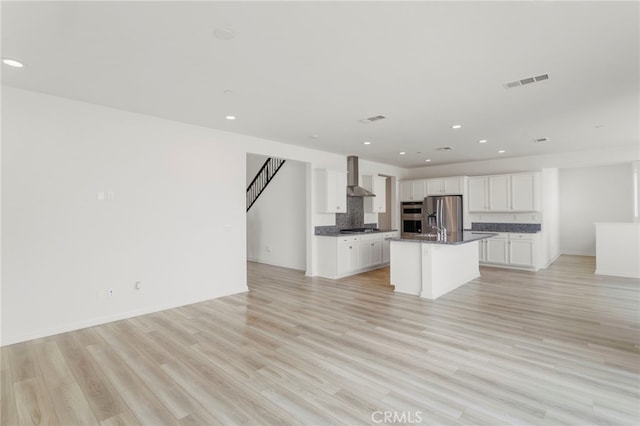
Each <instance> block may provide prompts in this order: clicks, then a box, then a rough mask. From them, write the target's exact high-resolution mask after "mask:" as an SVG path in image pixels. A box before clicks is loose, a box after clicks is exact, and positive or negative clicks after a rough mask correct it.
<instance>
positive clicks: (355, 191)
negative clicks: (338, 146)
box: [347, 155, 376, 197]
mask: <svg viewBox="0 0 640 426" xmlns="http://www.w3.org/2000/svg"><path fill="white" fill-rule="evenodd" d="M359 179H360V174H359V171H358V157H356V156H355V155H350V156H348V157H347V197H375V196H376V194H374V193H373V192H371V191H367V190H366V189H364V188H363V187H361V186H360V185H359V182H358V180H359Z"/></svg>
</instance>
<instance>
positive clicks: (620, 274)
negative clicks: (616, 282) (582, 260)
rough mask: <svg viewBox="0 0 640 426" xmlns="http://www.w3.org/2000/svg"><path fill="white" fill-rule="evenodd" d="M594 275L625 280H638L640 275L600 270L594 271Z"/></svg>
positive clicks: (632, 272)
mask: <svg viewBox="0 0 640 426" xmlns="http://www.w3.org/2000/svg"><path fill="white" fill-rule="evenodd" d="M595 274H596V275H610V276H612V277H625V278H640V275H638V274H635V273H634V271H607V270H606V269H605V270H602V269H596V272H595Z"/></svg>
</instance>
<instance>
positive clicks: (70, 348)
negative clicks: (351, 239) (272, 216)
mask: <svg viewBox="0 0 640 426" xmlns="http://www.w3.org/2000/svg"><path fill="white" fill-rule="evenodd" d="M248 268H249V283H250V289H251V291H250V292H249V293H245V294H238V295H234V296H229V297H224V298H220V299H216V300H211V301H208V302H203V303H198V304H195V305H191V306H186V307H182V308H178V309H172V310H169V311H164V312H159V313H155V314H151V315H145V316H142V317H137V318H132V319H129V320H124V321H118V322H115V323H111V324H106V325H102V326H98V327H92V328H88V329H84V330H79V331H75V332H70V333H65V334H60V335H57V336H52V337H49V338H44V339H38V340H34V341H30V342H26V343H21V344H17V345H12V346H7V347H4V348H2V350H1V353H2V359H1V361H2V362H1V364H0V366H1V368H2V371H1V374H2V389H1V398H2V401H1V402H2V404H1V410H2V411H1V414H0V418H1V423H2V424H3V425H18V424H24V425H27V424H63V425H89V424H97V423H101V424H103V425H135V424H145V425H164V424H184V425H195V424H201V425H209V424H211V425H215V424H227V425H232V424H255V425H275V424H278V425H280V424H310V425H325V424H349V425H352V424H353V425H355V424H373V423H374V420H375V421H377V420H380V419H383V416H384V413H377V414H374V413H376V412H385V411H389V412H395V415H396V416H404V417H400V419H404V420H405V423H408V422H410V421H417V420H418V419H421V420H422V423H423V424H438V425H458V424H467V425H469V424H474V425H475V424H478V425H499V424H518V425H528V424H532V425H533V424H552V425H556V424H574V425H588V424H603V425H604V424H612V425H637V424H639V423H640V414H639V411H638V410H639V406H638V403H639V398H640V397H639V387H640V382H639V377H640V376H639V369H640V367H639V361H640V359H639V347H638V344H639V335H638V332H639V330H640V329H639V283H638V280H632V279H623V278H615V277H606V276H595V275H593V259H592V258H581V257H573V256H563V257H561V258H560V259H559V260H558V261H557V262H556V263H555V264H554V265H552V266H551V267H550V268H549V269H547V270H542V271H540V272H538V273H530V272H519V271H510V270H505V269H497V268H482V270H481V272H482V277H481V278H479V279H476V280H474V281H472V282H471V283H468V284H467V285H465V286H463V287H460V288H459V289H457V290H454V291H453V292H451V293H450V294H448V295H446V296H444V297H442V298H440V299H438V300H437V301H429V300H422V299H420V298H418V297H412V296H407V295H400V294H395V293H394V292H393V291H391V290H390V288H389V287H388V286H386V285H384V284H385V283H384V278H380V283H379V284H375V285H369V284H368V283H369V281H368V280H363V278H362V277H353V278H351V279H342V280H339V281H331V280H326V279H311V278H306V277H304V276H303V275H302V273H300V272H299V271H293V270H288V269H283V268H277V267H272V266H266V265H260V264H256V263H249V266H248ZM385 273H387V274H388V271H387V272H385V271H378V272H377V274H378V276H379V277H383V276H384V274H385ZM373 275H375V274H373ZM372 415H374V417H373V419H372ZM398 418H399V417H396V420H397V419H398ZM392 419H393V418H392Z"/></svg>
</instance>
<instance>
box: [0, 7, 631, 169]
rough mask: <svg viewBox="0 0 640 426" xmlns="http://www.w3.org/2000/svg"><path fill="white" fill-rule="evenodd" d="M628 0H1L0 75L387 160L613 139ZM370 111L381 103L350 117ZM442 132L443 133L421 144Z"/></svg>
mask: <svg viewBox="0 0 640 426" xmlns="http://www.w3.org/2000/svg"><path fill="white" fill-rule="evenodd" d="M639 12H640V11H639V3H638V2H491V3H484V2H469V3H463V2H443V3H440V2H402V3H395V2H235V3H222V2H220V3H216V2H157V3H156V2H99V3H93V2H43V3H30V2H2V56H3V57H9V58H14V59H18V60H20V61H22V62H24V63H25V67H24V68H22V69H15V68H10V67H8V66H3V69H2V71H3V73H2V74H3V75H2V80H3V83H4V84H8V85H11V86H15V87H19V88H24V89H29V90H35V91H39V92H44V93H49V94H53V95H58V96H63V97H68V98H72V99H79V100H83V101H87V102H93V103H97V104H102V105H108V106H111V107H115V108H121V109H124V110H129V111H135V112H140V113H145V114H150V115H154V116H158V117H164V118H168V119H172V120H178V121H183V122H187V123H193V124H198V125H202V126H207V127H212V128H216V129H223V130H227V131H232V132H237V133H243V134H247V135H253V136H259V137H263V138H268V139H273V140H277V141H282V142H285V143H290V144H295V145H302V146H306V147H312V148H317V149H321V150H325V151H331V152H335V153H340V154H356V155H359V156H360V157H361V158H365V159H368V160H373V161H379V162H383V163H387V164H394V165H398V166H403V167H420V166H425V165H427V163H425V162H424V160H425V159H426V158H431V159H432V160H433V161H432V162H431V163H429V164H432V165H437V164H444V163H453V162H461V161H473V160H481V159H490V158H499V157H502V156H505V157H510V156H522V155H532V154H543V153H552V152H560V151H576V150H586V149H597V148H606V147H614V146H616V147H617V146H628V145H637V144H638V142H639V140H640V137H639V118H638V117H639V113H640V110H639V93H640V84H639V80H640V77H639V75H640V70H639V63H640V57H639V51H640V48H639V27H640V25H639ZM216 28H230V29H233V31H234V32H235V33H236V37H235V39H233V40H229V41H221V40H218V39H216V38H215V37H214V36H213V32H214V29H216ZM545 73H548V74H549V76H550V79H549V80H547V81H542V82H539V83H535V84H532V85H528V86H523V87H518V88H514V89H509V90H507V89H505V88H504V87H503V83H506V82H510V81H514V80H519V79H523V78H526V77H530V76H536V75H540V74H545ZM225 90H233V93H231V94H225V93H224V91H225ZM377 114H384V115H386V116H387V117H388V118H387V119H386V120H382V121H379V122H375V123H371V124H362V123H360V122H359V121H358V120H359V119H362V118H365V117H369V116H373V115H377ZM226 115H235V116H237V120H235V121H228V120H225V118H224V117H225V116H226ZM458 123H459V124H462V125H463V128H462V129H459V130H452V129H451V128H450V126H451V125H453V124H458ZM314 134H315V135H319V138H318V139H313V138H310V135H314ZM537 137H549V138H551V141H550V142H547V143H542V144H534V143H533V142H532V139H533V138H537ZM480 139H487V140H488V143H486V144H478V143H477V141H478V140H480ZM367 140H368V141H371V142H372V144H371V145H369V146H365V145H363V144H362V143H363V142H364V141H367ZM446 145H448V146H453V147H454V148H455V150H453V151H448V152H438V151H435V148H437V147H440V146H446ZM500 149H504V150H506V152H505V153H504V154H498V153H497V151H498V150H500ZM399 151H406V153H407V154H406V155H403V156H401V155H399V154H398V152H399ZM418 152H419V153H418Z"/></svg>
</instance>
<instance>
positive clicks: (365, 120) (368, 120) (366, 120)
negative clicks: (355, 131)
mask: <svg viewBox="0 0 640 426" xmlns="http://www.w3.org/2000/svg"><path fill="white" fill-rule="evenodd" d="M385 118H387V117H386V116H385V115H381V114H380V115H374V116H373V117H367V118H363V119H362V120H358V121H359V122H361V123H363V124H369V123H373V122H374V121H379V120H384V119H385Z"/></svg>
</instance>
